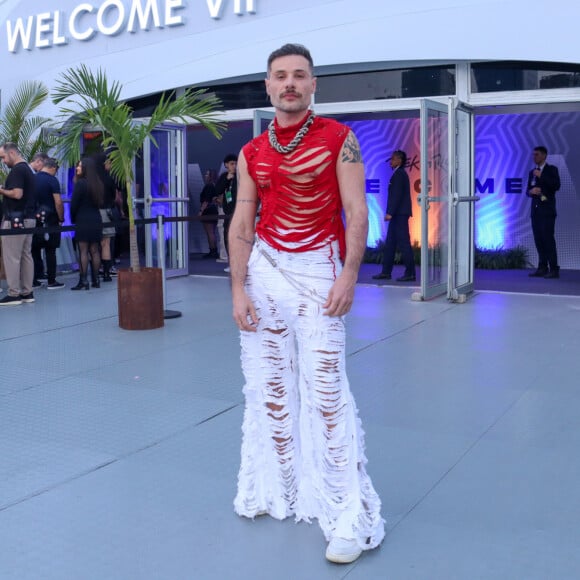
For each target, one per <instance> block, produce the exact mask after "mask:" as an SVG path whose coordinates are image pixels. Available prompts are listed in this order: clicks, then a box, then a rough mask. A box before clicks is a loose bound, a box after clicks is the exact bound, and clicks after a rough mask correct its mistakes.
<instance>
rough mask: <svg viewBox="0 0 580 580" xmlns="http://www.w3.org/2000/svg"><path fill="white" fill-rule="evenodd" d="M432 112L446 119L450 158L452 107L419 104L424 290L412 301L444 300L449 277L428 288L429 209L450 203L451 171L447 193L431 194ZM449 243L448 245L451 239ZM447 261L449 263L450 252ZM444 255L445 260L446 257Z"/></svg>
mask: <svg viewBox="0 0 580 580" xmlns="http://www.w3.org/2000/svg"><path fill="white" fill-rule="evenodd" d="M429 111H437V112H439V113H443V114H445V115H447V125H448V131H447V133H448V135H447V156H448V160H449V158H450V147H449V142H450V137H449V105H448V104H444V103H441V102H439V101H435V100H432V99H421V100H420V124H421V125H420V142H421V143H420V145H421V195H420V196H419V198H418V201H419V202H420V204H421V288H420V291H419V292H414V293H413V295H412V298H413V300H429V299H431V298H435V297H437V296H441V295H443V294H445V293H446V292H447V289H448V284H449V280H448V276H447V278H446V279H445V280H444V281H442V282H440V283H439V284H436V285H433V284H431V285H430V284H429V209H430V207H431V206H430V204H431V203H438V202H441V201H447V202H449V191H450V178H449V175H450V173H451V172H450V171H448V180H447V191H444V192H441V195H439V196H431V195H430V194H429V189H428V184H429V123H428V121H429ZM446 243H447V244H449V235H448V236H447V240H446ZM444 253H445V258H446V259H447V260H448V259H449V258H448V249H447V252H444ZM444 253H443V252H442V256H443V254H444Z"/></svg>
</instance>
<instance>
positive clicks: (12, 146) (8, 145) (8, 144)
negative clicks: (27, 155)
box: [0, 141, 22, 157]
mask: <svg viewBox="0 0 580 580" xmlns="http://www.w3.org/2000/svg"><path fill="white" fill-rule="evenodd" d="M0 147H2V149H4V151H6V152H8V151H16V153H17V154H18V155H20V156H21V157H22V152H21V151H20V149H19V148H18V145H16V143H14V142H12V141H5V142H4V143H2V145H0Z"/></svg>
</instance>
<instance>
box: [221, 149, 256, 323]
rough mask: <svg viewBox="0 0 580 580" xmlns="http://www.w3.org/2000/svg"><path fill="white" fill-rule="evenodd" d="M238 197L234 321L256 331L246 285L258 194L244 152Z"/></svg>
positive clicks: (233, 236) (232, 242) (233, 238)
mask: <svg viewBox="0 0 580 580" xmlns="http://www.w3.org/2000/svg"><path fill="white" fill-rule="evenodd" d="M237 171H238V196H237V199H236V209H235V210H234V215H233V217H232V222H231V224H230V230H229V236H228V242H229V243H228V246H229V258H230V271H231V278H232V300H233V317H234V322H235V323H236V324H237V325H238V327H239V328H240V329H241V330H249V331H255V330H256V325H257V324H258V317H257V315H256V311H255V309H254V305H253V304H252V302H251V300H250V299H249V297H248V295H247V294H246V291H245V288H244V284H245V281H246V276H247V274H248V259H249V258H250V253H251V251H252V247H253V245H254V233H255V223H256V211H257V208H258V192H257V189H256V184H255V183H254V181H253V180H252V178H251V177H250V174H249V173H248V165H247V163H246V159H245V157H244V154H243V153H240V156H239V158H238V168H237Z"/></svg>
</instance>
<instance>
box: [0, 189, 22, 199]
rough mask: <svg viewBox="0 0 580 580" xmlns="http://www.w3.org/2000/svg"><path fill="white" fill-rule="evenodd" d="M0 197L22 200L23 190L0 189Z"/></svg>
mask: <svg viewBox="0 0 580 580" xmlns="http://www.w3.org/2000/svg"><path fill="white" fill-rule="evenodd" d="M0 195H4V196H6V197H10V198H12V199H22V196H23V195H24V190H23V189H22V188H21V187H15V188H14V189H4V188H0Z"/></svg>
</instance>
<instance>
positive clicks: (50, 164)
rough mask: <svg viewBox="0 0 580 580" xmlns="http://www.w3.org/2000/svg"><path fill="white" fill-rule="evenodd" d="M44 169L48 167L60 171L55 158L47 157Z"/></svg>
mask: <svg viewBox="0 0 580 580" xmlns="http://www.w3.org/2000/svg"><path fill="white" fill-rule="evenodd" d="M42 167H48V168H49V169H58V161H57V160H56V159H55V158H54V157H47V158H46V159H45V160H44V165H43V166H42Z"/></svg>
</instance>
